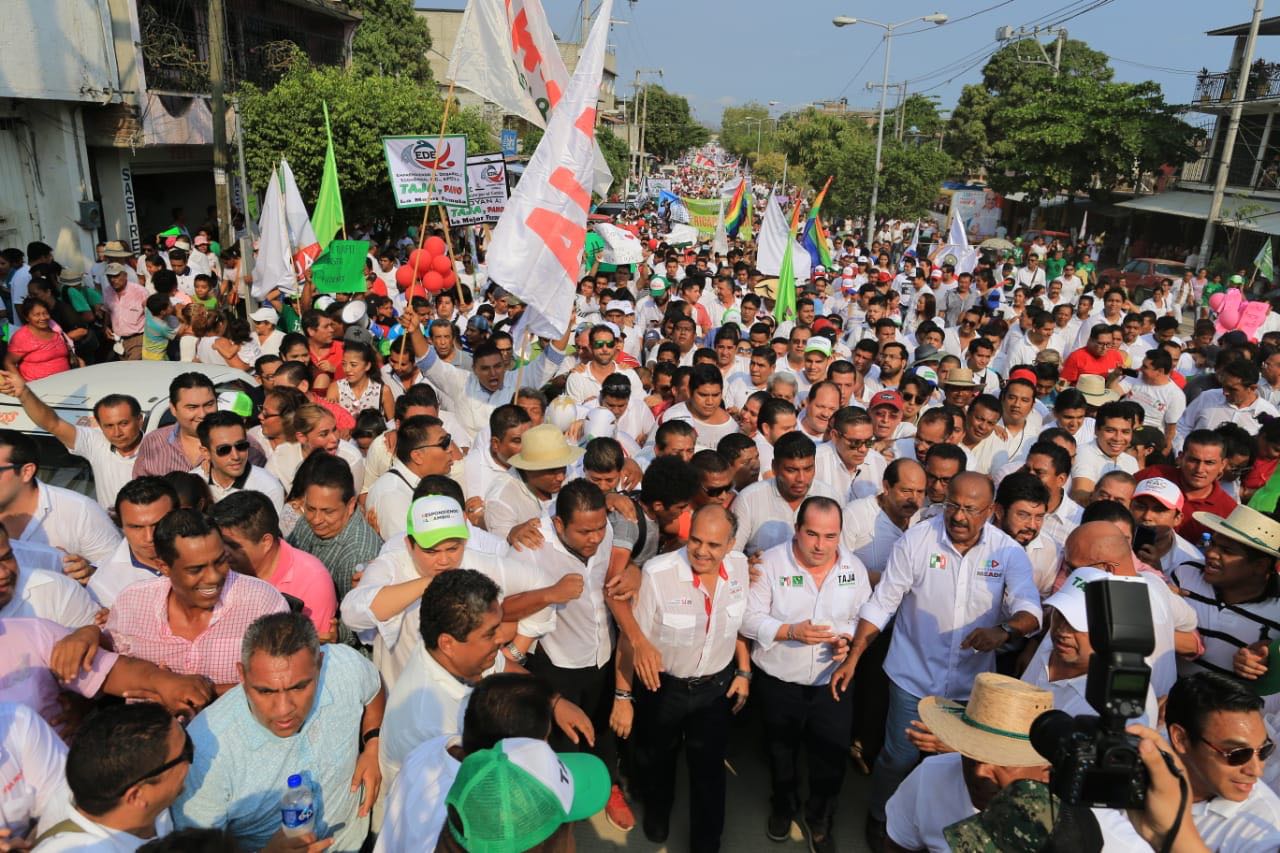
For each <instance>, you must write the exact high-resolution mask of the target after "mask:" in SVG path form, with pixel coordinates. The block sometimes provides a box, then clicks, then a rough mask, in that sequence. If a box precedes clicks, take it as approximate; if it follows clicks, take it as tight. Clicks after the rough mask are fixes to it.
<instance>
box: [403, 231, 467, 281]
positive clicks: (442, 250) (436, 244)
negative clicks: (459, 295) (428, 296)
mask: <svg viewBox="0 0 1280 853" xmlns="http://www.w3.org/2000/svg"><path fill="white" fill-rule="evenodd" d="M457 280H458V274H457V272H455V271H454V269H453V261H451V260H450V259H449V254H448V251H447V247H446V246H445V244H444V240H441V239H440V238H439V237H428V238H427V239H426V241H425V242H424V243H423V244H422V248H421V249H414V250H413V251H412V252H410V253H409V260H408V261H407V262H406V263H404V264H401V266H400V268H399V269H398V270H396V284H398V285H400V289H401V290H404V291H408V290H409V289H410V288H412V287H413V285H414V283H415V282H416V283H417V284H419V285H421V286H422V287H423V288H424V289H425V290H426V291H427V292H428V293H439V292H440V291H442V290H448V289H449V288H451V287H453V286H454V284H455V283H456V282H457Z"/></svg>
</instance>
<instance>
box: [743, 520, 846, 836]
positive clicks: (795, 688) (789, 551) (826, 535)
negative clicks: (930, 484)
mask: <svg viewBox="0 0 1280 853" xmlns="http://www.w3.org/2000/svg"><path fill="white" fill-rule="evenodd" d="M841 526H842V521H841V511H840V504H839V503H838V502H837V501H836V500H834V499H831V498H828V497H820V496H815V497H810V498H808V499H806V500H805V501H804V502H803V503H801V504H800V507H799V512H798V513H797V514H796V520H795V528H794V531H793V535H792V536H791V537H788V538H787V539H785V540H783V541H782V542H781V543H779V544H778V545H776V546H774V547H772V548H770V549H769V550H767V551H765V553H764V556H763V558H762V560H761V564H760V571H761V577H760V579H759V580H758V581H757V582H756V583H754V584H752V585H751V591H750V595H749V597H748V601H747V615H746V619H745V620H744V621H743V624H742V634H743V636H745V637H747V638H748V639H751V640H752V641H753V643H754V645H753V649H752V652H751V660H752V662H753V663H754V664H755V666H756V672H757V673H758V674H757V676H756V680H755V684H754V688H755V693H756V697H757V699H756V701H758V702H759V703H760V704H761V706H762V708H763V711H764V719H765V740H766V743H767V745H768V750H769V771H770V772H769V775H770V779H771V784H772V795H771V797H770V806H771V808H770V814H769V818H768V823H767V827H766V834H767V835H768V836H769V838H770V839H772V840H774V841H783V840H785V839H786V838H787V836H788V835H789V833H790V831H791V822H792V820H793V819H794V818H795V817H796V816H797V815H798V813H799V811H800V778H799V772H798V767H797V762H798V759H799V752H800V747H801V744H804V746H805V754H806V760H807V763H808V768H809V779H808V783H809V784H808V792H809V796H808V799H807V801H806V802H805V805H804V824H803V825H804V828H805V830H806V834H807V835H808V836H809V841H810V845H811V849H820V850H827V849H834V846H833V845H832V841H831V835H832V833H831V824H832V816H833V814H834V810H835V805H836V798H837V797H838V795H839V793H840V787H841V785H842V784H843V782H844V774H845V768H846V767H847V766H848V754H849V742H850V735H851V726H852V722H853V704H852V703H851V702H839V701H838V700H837V698H836V696H835V693H834V691H830V692H829V691H828V690H827V689H825V685H826V684H827V682H828V681H829V680H830V678H831V674H832V672H834V671H835V669H836V667H837V665H838V664H839V661H840V660H841V659H842V658H843V656H844V654H845V653H846V651H847V643H848V641H849V637H850V635H851V633H852V631H853V629H854V624H855V622H856V621H857V616H858V611H859V608H860V607H862V606H864V604H865V602H866V601H867V598H868V595H869V594H870V582H869V578H868V576H867V570H866V567H865V566H863V565H862V562H861V561H860V560H859V559H858V558H857V557H855V556H853V554H852V553H850V552H849V550H848V549H847V548H845V547H844V546H843V545H841V544H840V538H841ZM815 687H817V688H818V689H817V690H814V689H813V688H815Z"/></svg>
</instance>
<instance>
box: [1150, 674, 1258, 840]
mask: <svg viewBox="0 0 1280 853" xmlns="http://www.w3.org/2000/svg"><path fill="white" fill-rule="evenodd" d="M1262 709H1263V702H1262V698H1261V697H1260V696H1258V695H1257V694H1255V693H1253V692H1252V691H1250V690H1249V689H1248V688H1247V687H1245V686H1244V685H1242V684H1241V683H1240V682H1239V681H1237V680H1236V679H1234V678H1230V677H1227V676H1223V675H1219V674H1218V673H1215V672H1200V673H1196V674H1195V675H1190V676H1187V677H1185V678H1182V679H1179V681H1178V683H1177V684H1175V685H1174V686H1173V689H1172V690H1170V691H1169V700H1168V701H1167V702H1166V703H1165V709H1164V714H1165V723H1166V724H1167V725H1168V727H1169V743H1170V744H1171V745H1172V746H1173V750H1174V752H1176V753H1177V755H1178V757H1179V758H1180V759H1182V763H1183V764H1184V765H1185V766H1186V768H1187V781H1188V782H1190V784H1191V800H1192V806H1191V818H1192V820H1193V821H1194V822H1195V825H1196V829H1197V830H1198V831H1199V832H1200V836H1201V838H1203V839H1204V842H1205V844H1206V845H1208V847H1209V849H1210V850H1220V851H1255V850H1256V851H1264V850H1276V849H1280V798H1278V797H1277V796H1276V794H1275V793H1273V792H1272V791H1271V789H1270V788H1268V787H1267V786H1266V785H1265V784H1260V783H1261V782H1262V775H1263V771H1264V765H1265V763H1266V760H1267V759H1268V758H1269V757H1270V756H1271V754H1272V753H1273V752H1274V751H1275V744H1274V742H1272V740H1271V738H1270V737H1269V736H1268V735H1267V730H1266V727H1265V725H1264V724H1263V719H1262Z"/></svg>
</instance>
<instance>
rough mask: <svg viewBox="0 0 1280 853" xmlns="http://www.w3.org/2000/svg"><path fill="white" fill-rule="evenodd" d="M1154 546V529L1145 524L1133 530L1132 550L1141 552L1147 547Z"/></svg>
mask: <svg viewBox="0 0 1280 853" xmlns="http://www.w3.org/2000/svg"><path fill="white" fill-rule="evenodd" d="M1154 544H1156V529H1155V528H1154V527H1149V526H1148V525H1145V524H1139V525H1138V526H1137V527H1135V528H1134V529H1133V550H1134V551H1135V552H1137V551H1141V550H1142V549H1143V548H1145V547H1146V546H1147V545H1154Z"/></svg>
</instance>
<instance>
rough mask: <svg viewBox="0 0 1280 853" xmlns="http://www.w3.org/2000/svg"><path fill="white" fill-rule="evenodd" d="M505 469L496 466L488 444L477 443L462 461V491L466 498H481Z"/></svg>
mask: <svg viewBox="0 0 1280 853" xmlns="http://www.w3.org/2000/svg"><path fill="white" fill-rule="evenodd" d="M506 473H507V469H506V468H503V467H502V466H501V465H499V464H498V462H497V460H495V459H494V458H493V453H492V452H491V451H490V450H489V442H487V441H483V442H482V441H477V442H475V443H474V444H472V445H471V450H469V451H467V455H466V456H465V457H464V458H463V460H462V490H463V492H464V493H465V494H466V496H467V497H468V498H483V497H484V496H485V495H486V494H487V493H488V491H489V489H490V488H492V487H493V484H494V482H495V481H497V479H498V478H499V477H502V476H505V475H506Z"/></svg>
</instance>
